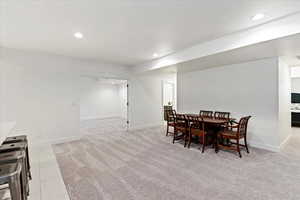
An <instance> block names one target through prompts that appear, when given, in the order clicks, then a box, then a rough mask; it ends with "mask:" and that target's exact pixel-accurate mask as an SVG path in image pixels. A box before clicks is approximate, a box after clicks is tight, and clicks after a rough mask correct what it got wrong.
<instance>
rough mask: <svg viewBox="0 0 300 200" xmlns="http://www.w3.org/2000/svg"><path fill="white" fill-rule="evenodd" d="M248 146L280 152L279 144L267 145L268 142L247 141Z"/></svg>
mask: <svg viewBox="0 0 300 200" xmlns="http://www.w3.org/2000/svg"><path fill="white" fill-rule="evenodd" d="M249 146H251V147H255V148H259V149H265V150H268V151H273V152H280V147H279V146H273V145H269V144H262V143H256V142H249Z"/></svg>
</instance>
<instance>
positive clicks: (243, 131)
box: [238, 116, 251, 136]
mask: <svg viewBox="0 0 300 200" xmlns="http://www.w3.org/2000/svg"><path fill="white" fill-rule="evenodd" d="M250 118H251V116H247V117H242V118H241V119H240V121H239V125H238V134H239V135H243V136H246V135H247V127H248V121H249V119H250Z"/></svg>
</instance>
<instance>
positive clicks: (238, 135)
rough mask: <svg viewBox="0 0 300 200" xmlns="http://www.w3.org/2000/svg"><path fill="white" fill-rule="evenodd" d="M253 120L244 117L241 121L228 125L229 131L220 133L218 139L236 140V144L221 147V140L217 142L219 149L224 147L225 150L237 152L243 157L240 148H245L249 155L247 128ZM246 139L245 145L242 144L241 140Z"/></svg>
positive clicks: (225, 130)
mask: <svg viewBox="0 0 300 200" xmlns="http://www.w3.org/2000/svg"><path fill="white" fill-rule="evenodd" d="M250 118H251V116H247V117H242V118H241V119H240V121H239V122H238V123H237V122H234V124H233V125H228V127H227V129H223V130H221V131H220V132H219V133H218V137H221V138H223V139H224V138H225V139H229V140H230V141H231V140H235V141H236V142H230V144H234V145H235V146H232V145H229V146H227V145H220V144H219V140H217V148H219V147H222V148H224V149H228V150H236V151H237V152H238V154H239V156H240V158H241V157H242V154H241V150H240V147H241V146H242V147H245V148H246V151H247V153H249V149H248V144H247V127H248V121H249V119H250ZM241 139H244V145H242V144H240V140H241Z"/></svg>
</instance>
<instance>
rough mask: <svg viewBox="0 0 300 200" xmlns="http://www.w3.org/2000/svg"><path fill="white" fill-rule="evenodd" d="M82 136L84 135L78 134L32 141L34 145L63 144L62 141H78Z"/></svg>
mask: <svg viewBox="0 0 300 200" xmlns="http://www.w3.org/2000/svg"><path fill="white" fill-rule="evenodd" d="M81 138H82V135H78V136H70V137H63V138H58V139H50V140H44V141H36V142H34V143H32V146H43V145H52V144H61V143H66V142H72V141H77V140H80V139H81ZM29 142H30V141H29Z"/></svg>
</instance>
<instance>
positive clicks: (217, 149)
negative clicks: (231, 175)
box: [215, 135, 219, 153]
mask: <svg viewBox="0 0 300 200" xmlns="http://www.w3.org/2000/svg"><path fill="white" fill-rule="evenodd" d="M215 140H216V141H215V152H216V153H218V152H219V138H218V135H216V136H215Z"/></svg>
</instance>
